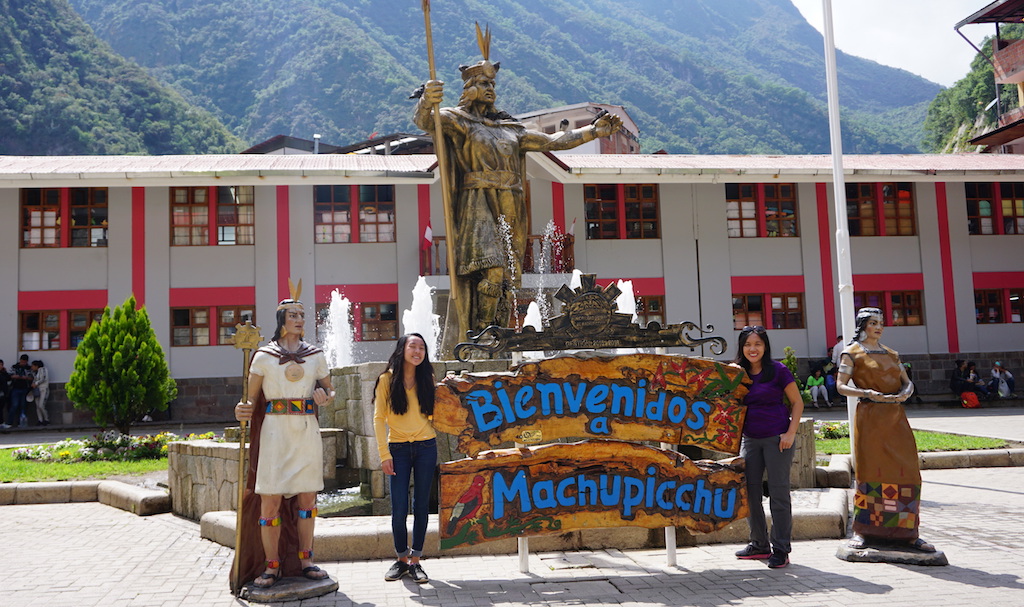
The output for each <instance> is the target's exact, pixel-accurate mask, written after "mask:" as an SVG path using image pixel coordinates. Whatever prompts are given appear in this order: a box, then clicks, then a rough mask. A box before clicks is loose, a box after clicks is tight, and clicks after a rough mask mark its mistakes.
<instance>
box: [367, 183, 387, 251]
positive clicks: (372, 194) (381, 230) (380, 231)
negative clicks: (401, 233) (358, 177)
mask: <svg viewBox="0 0 1024 607" xmlns="http://www.w3.org/2000/svg"><path fill="white" fill-rule="evenodd" d="M359 242H395V186H393V185H361V186H359Z"/></svg>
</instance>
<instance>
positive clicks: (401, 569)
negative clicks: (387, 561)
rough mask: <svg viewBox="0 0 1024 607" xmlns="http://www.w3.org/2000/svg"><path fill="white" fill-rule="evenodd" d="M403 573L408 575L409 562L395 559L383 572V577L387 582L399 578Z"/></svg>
mask: <svg viewBox="0 0 1024 607" xmlns="http://www.w3.org/2000/svg"><path fill="white" fill-rule="evenodd" d="M403 575H409V563H403V562H402V561H395V564H394V565H392V566H391V569H388V572H387V573H385V574H384V579H385V580H387V581H389V582H394V581H395V580H397V579H400V578H401V577H402V576H403Z"/></svg>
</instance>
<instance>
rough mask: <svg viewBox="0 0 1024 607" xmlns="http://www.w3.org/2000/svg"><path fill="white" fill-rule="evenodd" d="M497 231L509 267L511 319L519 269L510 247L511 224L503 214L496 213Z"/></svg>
mask: <svg viewBox="0 0 1024 607" xmlns="http://www.w3.org/2000/svg"><path fill="white" fill-rule="evenodd" d="M498 233H499V234H500V235H501V240H502V241H503V242H504V243H505V259H506V260H507V262H508V269H509V280H510V282H511V286H510V287H509V296H510V297H511V299H512V312H513V314H512V317H513V318H510V319H509V320H510V321H512V320H513V319H514V318H515V317H516V316H517V314H515V311H516V310H518V309H519V297H518V293H517V292H516V287H515V285H516V270H518V269H519V263H522V262H521V261H520V262H519V263H516V254H515V249H514V248H513V247H512V226H511V225H509V223H508V220H506V219H505V215H504V214H502V215H498ZM514 328H519V327H514Z"/></svg>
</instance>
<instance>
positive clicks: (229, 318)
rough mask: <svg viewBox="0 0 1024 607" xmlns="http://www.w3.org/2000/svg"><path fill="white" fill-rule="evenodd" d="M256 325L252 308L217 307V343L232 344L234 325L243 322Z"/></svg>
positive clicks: (254, 311) (235, 328) (254, 312)
mask: <svg viewBox="0 0 1024 607" xmlns="http://www.w3.org/2000/svg"><path fill="white" fill-rule="evenodd" d="M247 320H248V321H251V322H252V323H253V324H256V310H255V308H253V306H217V327H218V329H217V343H218V344H220V345H228V344H232V343H234V337H233V335H234V334H235V331H237V330H238V329H237V327H236V326H235V325H239V324H245V321H247Z"/></svg>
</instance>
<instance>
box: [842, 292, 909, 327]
mask: <svg viewBox="0 0 1024 607" xmlns="http://www.w3.org/2000/svg"><path fill="white" fill-rule="evenodd" d="M853 308H854V309H855V310H859V309H861V308H878V309H880V310H882V314H883V318H884V320H885V324H886V325H888V326H920V325H923V324H924V304H923V298H922V295H921V291H854V293H853Z"/></svg>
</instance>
